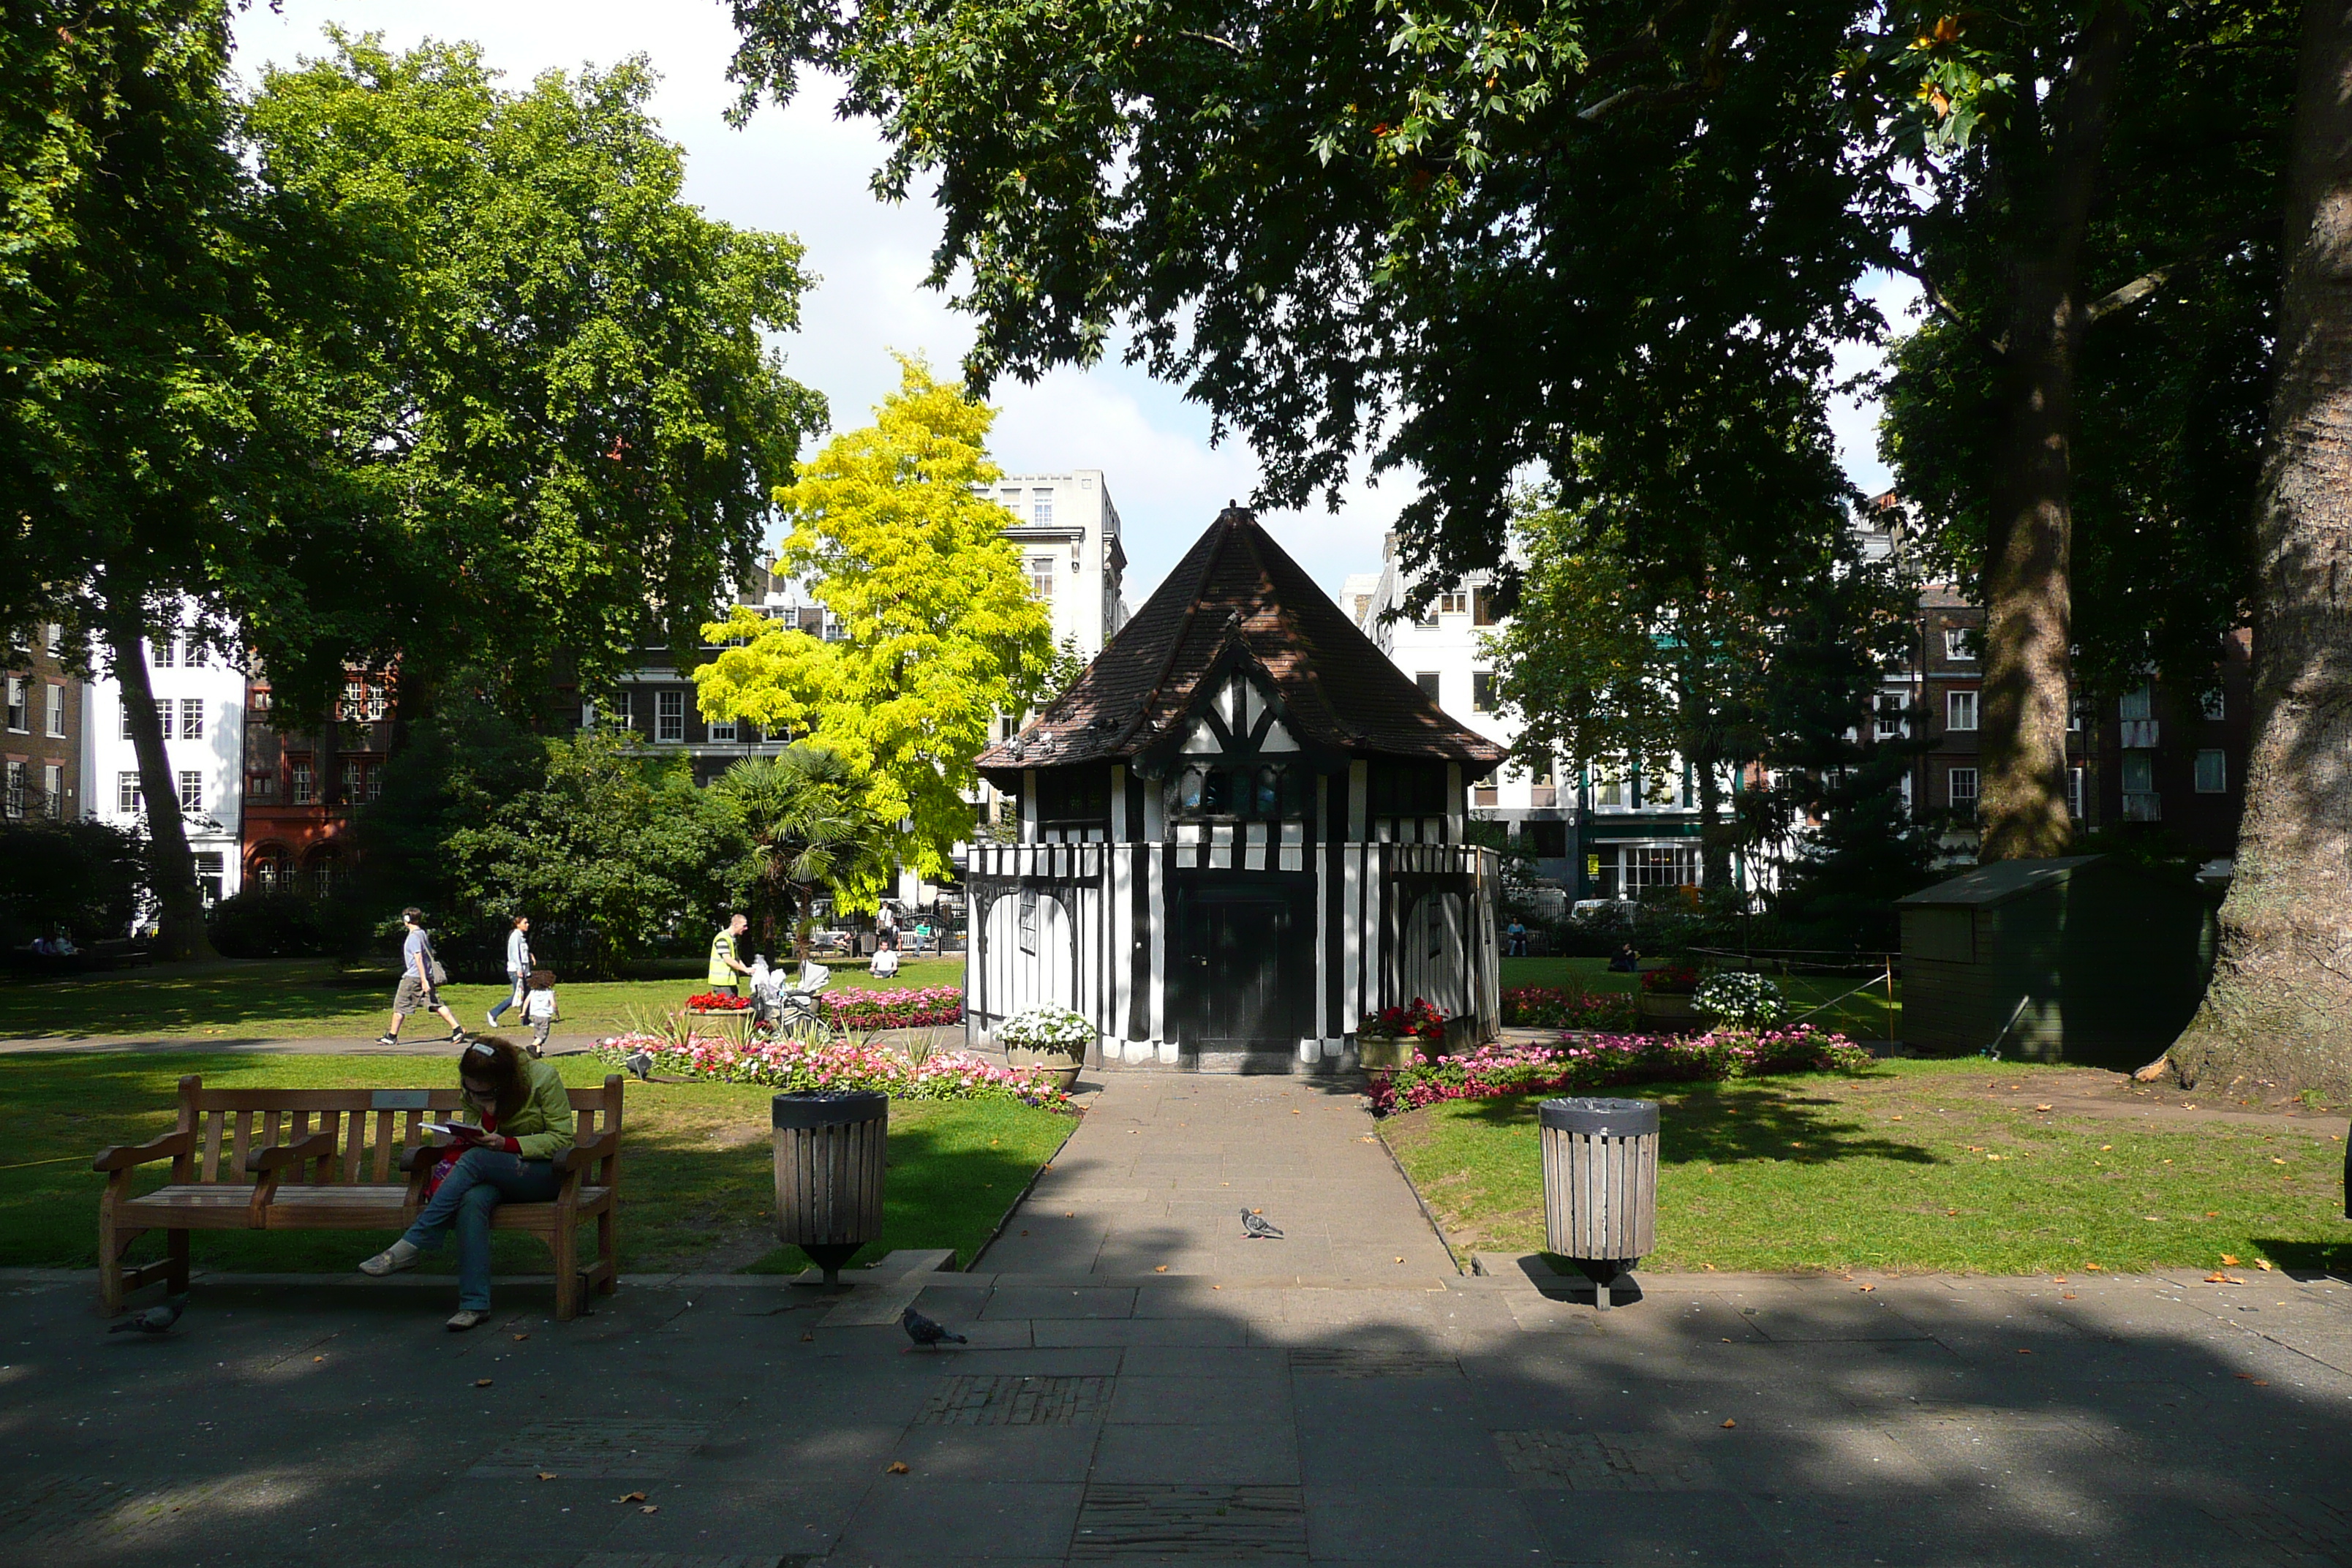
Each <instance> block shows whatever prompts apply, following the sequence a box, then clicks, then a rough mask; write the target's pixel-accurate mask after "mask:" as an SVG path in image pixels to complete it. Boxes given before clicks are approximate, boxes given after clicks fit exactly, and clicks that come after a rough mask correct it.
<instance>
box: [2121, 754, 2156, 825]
mask: <svg viewBox="0 0 2352 1568" xmlns="http://www.w3.org/2000/svg"><path fill="white" fill-rule="evenodd" d="M2122 773H2123V778H2122V783H2123V786H2124V787H2123V796H2124V820H2125V821H2126V822H2160V821H2162V820H2163V817H2164V812H2163V805H2162V802H2161V801H2160V800H2159V799H2158V795H2157V793H2156V757H2155V754H2154V753H2153V752H2125V753H2124V756H2123V769H2122Z"/></svg>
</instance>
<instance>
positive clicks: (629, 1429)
mask: <svg viewBox="0 0 2352 1568" xmlns="http://www.w3.org/2000/svg"><path fill="white" fill-rule="evenodd" d="M709 1435H710V1428H709V1427H708V1426H688V1425H686V1424H685V1423H684V1422H680V1421H640V1422H636V1423H634V1424H632V1425H626V1426H614V1425H613V1424H612V1423H611V1422H609V1421H602V1420H597V1419H594V1418H593V1417H577V1418H572V1419H559V1420H554V1421H534V1422H532V1423H531V1424H530V1425H529V1426H525V1427H523V1428H522V1429H521V1430H520V1431H518V1432H517V1433H515V1435H514V1436H511V1437H509V1438H508V1439H507V1440H506V1441H505V1442H503V1443H501V1444H499V1447H497V1448H496V1449H495V1450H493V1451H492V1452H491V1454H490V1455H489V1457H488V1458H485V1459H483V1460H482V1462H481V1463H479V1464H478V1465H476V1466H475V1467H474V1468H472V1469H470V1470H467V1472H466V1474H467V1476H468V1477H471V1478H474V1479H501V1478H512V1479H525V1478H528V1477H530V1476H534V1475H537V1474H539V1473H541V1471H552V1472H553V1473H554V1474H556V1475H559V1476H562V1477H565V1478H566V1479H583V1480H586V1479H598V1478H601V1477H615V1478H624V1477H635V1476H666V1475H667V1474H669V1473H670V1472H671V1471H672V1470H674V1469H676V1468H677V1467H678V1466H679V1464H680V1463H682V1462H683V1461H684V1460H685V1458H686V1457H687V1456H688V1455H689V1454H691V1453H693V1452H694V1451H695V1450H696V1449H697V1448H699V1447H702V1442H703V1439H704V1438H705V1437H708V1436H709Z"/></svg>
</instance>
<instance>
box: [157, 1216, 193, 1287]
mask: <svg viewBox="0 0 2352 1568" xmlns="http://www.w3.org/2000/svg"><path fill="white" fill-rule="evenodd" d="M163 1261H164V1262H165V1264H167V1265H168V1266H169V1267H168V1269H167V1272H166V1279H167V1280H168V1283H169V1288H170V1289H171V1292H172V1294H173V1295H174V1296H184V1295H186V1294H187V1292H188V1233H187V1232H186V1231H184V1230H167V1231H165V1232H164V1233H163Z"/></svg>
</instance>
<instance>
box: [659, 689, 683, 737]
mask: <svg viewBox="0 0 2352 1568" xmlns="http://www.w3.org/2000/svg"><path fill="white" fill-rule="evenodd" d="M654 739H655V740H656V741H683V740H685V739H686V693H685V692H683V691H656V692H655V693H654Z"/></svg>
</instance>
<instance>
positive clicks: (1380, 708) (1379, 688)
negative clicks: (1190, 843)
mask: <svg viewBox="0 0 2352 1568" xmlns="http://www.w3.org/2000/svg"><path fill="white" fill-rule="evenodd" d="M1237 664H1238V665H1239V666H1240V667H1241V668H1244V669H1249V670H1252V671H1253V672H1254V673H1256V674H1258V675H1259V676H1260V677H1261V678H1262V679H1263V680H1264V681H1265V684H1266V685H1267V686H1268V687H1270V688H1271V689H1272V690H1273V693H1274V696H1275V699H1276V701H1277V702H1278V703H1279V704H1280V705H1281V707H1282V710H1283V718H1284V721H1285V722H1286V724H1287V725H1288V726H1289V728H1290V731H1291V732H1292V733H1293V734H1294V735H1295V736H1297V739H1298V740H1299V741H1300V742H1302V743H1304V744H1307V745H1312V746H1318V747H1321V748H1323V749H1326V750H1328V751H1333V752H1343V753H1346V754H1348V755H1350V756H1360V757H1400V758H1421V759H1434V760H1442V761H1446V762H1455V763H1462V764H1463V766H1464V768H1465V772H1467V773H1469V774H1470V775H1471V776H1473V777H1475V776H1477V775H1480V774H1483V773H1486V772H1488V771H1490V770H1491V769H1493V768H1494V767H1495V766H1496V764H1497V763H1500V762H1501V761H1502V760H1503V754H1504V753H1503V748H1501V747H1500V746H1497V745H1496V744H1495V742H1492V741H1489V740H1487V739H1486V737H1485V736H1483V735H1480V734H1477V733H1475V731H1471V730H1468V729H1465V727H1463V726H1462V725H1461V724H1458V723H1456V722H1455V721H1454V720H1452V719H1450V718H1448V717H1446V715H1445V713H1444V710H1442V709H1440V708H1439V707H1438V706H1437V704H1436V703H1434V702H1433V701H1431V700H1429V699H1428V698H1427V697H1425V696H1423V694H1422V690H1421V688H1420V687H1419V686H1417V685H1415V684H1414V683H1413V682H1412V679H1409V678H1408V677H1407V676H1406V675H1405V674H1404V672H1403V671H1402V670H1400V669H1399V668H1397V667H1396V666H1395V665H1394V664H1392V663H1391V662H1390V660H1389V658H1388V656H1387V655H1386V654H1384V653H1382V652H1381V650H1380V649H1379V648H1378V647H1375V646H1374V645H1373V643H1372V640H1371V639H1370V637H1366V636H1365V635H1364V634H1363V633H1362V632H1361V631H1360V630H1358V629H1357V627H1356V625H1355V623H1354V622H1353V621H1350V620H1349V618H1348V616H1347V615H1346V614H1345V613H1344V612H1343V611H1341V610H1340V608H1339V605H1336V604H1334V603H1333V602H1332V600H1331V598H1330V596H1329V595H1327V594H1325V593H1324V592H1323V591H1322V590H1321V589H1320V588H1318V587H1317V586H1316V585H1315V582H1314V580H1313V579H1312V578H1310V577H1308V576H1307V574H1306V573H1305V572H1304V571H1302V570H1301V569H1300V568H1299V565H1298V563H1297V562H1296V561H1293V560H1292V559H1291V558H1290V557H1289V555H1288V554H1287V553H1286V552H1284V550H1283V548H1282V546H1280V545H1278V544H1276V542H1274V540H1273V539H1272V538H1271V537H1270V536H1269V535H1268V534H1267V533H1266V531H1265V529H1263V528H1261V527H1259V526H1258V521H1257V517H1256V514H1255V513H1254V512H1252V511H1250V510H1247V509H1246V508H1243V507H1228V508H1226V509H1225V510H1223V512H1221V513H1219V514H1218V517H1217V521H1215V522H1213V523H1212V524H1210V526H1209V531H1207V532H1206V533H1203V534H1202V535H1201V537H1200V539H1199V541H1198V542H1195V543H1194V544H1193V546H1192V549H1191V550H1190V551H1188V552H1186V553H1185V556H1184V559H1183V560H1182V561H1181V562H1179V563H1177V564H1176V568H1175V570H1173V571H1171V573H1169V574H1168V580H1167V581H1166V582H1164V583H1162V584H1160V589H1159V592H1157V593H1155V594H1153V595H1151V597H1150V600H1148V601H1147V602H1146V603H1145V605H1144V606H1143V608H1142V609H1140V610H1139V611H1137V612H1136V614H1135V618H1134V619H1132V620H1130V621H1129V622H1128V624H1127V625H1126V626H1125V627H1124V628H1122V629H1121V630H1120V632H1119V634H1118V636H1117V637H1113V638H1112V639H1111V640H1110V644H1109V646H1108V647H1105V648H1104V649H1103V650H1102V652H1101V653H1100V654H1098V655H1097V656H1096V658H1095V660H1094V662H1093V663H1092V664H1089V665H1088V666H1087V669H1086V673H1085V674H1084V675H1082V676H1080V677H1079V678H1078V679H1077V680H1076V682H1074V683H1073V684H1072V685H1071V687H1070V688H1069V689H1068V690H1066V691H1065V692H1063V693H1062V694H1061V695H1060V696H1059V697H1057V698H1055V700H1053V701H1052V702H1051V703H1050V704H1049V705H1047V707H1046V709H1045V711H1044V712H1043V713H1042V714H1040V715H1039V716H1038V718H1037V721H1035V722H1034V723H1033V724H1031V725H1030V726H1029V727H1028V728H1027V729H1025V730H1024V731H1021V733H1020V734H1019V735H1018V736H1016V737H1014V738H1013V740H1010V741H1006V742H1000V743H998V744H996V745H994V746H991V747H990V748H989V749H988V750H987V751H985V752H982V753H981V755H980V759H979V763H980V766H981V767H982V768H983V769H986V770H992V771H995V770H1004V769H1014V768H1035V767H1063V766H1067V765H1070V764H1073V763H1094V762H1106V761H1115V760H1118V759H1122V758H1127V757H1132V756H1134V755H1136V754H1137V753H1139V752H1144V751H1147V750H1150V748H1151V747H1152V746H1153V745H1154V744H1155V743H1156V742H1160V741H1161V740H1163V739H1166V738H1169V737H1170V736H1171V735H1172V734H1174V733H1175V732H1177V731H1181V730H1182V729H1183V728H1184V727H1185V726H1186V724H1187V722H1188V721H1189V720H1190V718H1191V716H1192V713H1193V711H1194V710H1195V708H1196V706H1197V704H1198V701H1199V700H1200V699H1201V698H1202V696H1203V695H1204V693H1203V692H1202V685H1203V683H1204V682H1206V681H1209V680H1210V679H1213V678H1214V677H1218V676H1221V675H1223V674H1224V673H1227V672H1228V671H1230V670H1231V669H1232V668H1234V667H1235V666H1236V665H1237Z"/></svg>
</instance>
